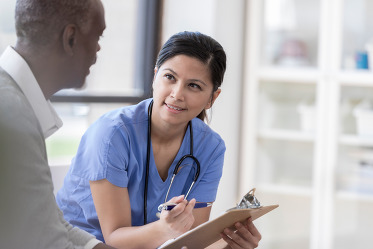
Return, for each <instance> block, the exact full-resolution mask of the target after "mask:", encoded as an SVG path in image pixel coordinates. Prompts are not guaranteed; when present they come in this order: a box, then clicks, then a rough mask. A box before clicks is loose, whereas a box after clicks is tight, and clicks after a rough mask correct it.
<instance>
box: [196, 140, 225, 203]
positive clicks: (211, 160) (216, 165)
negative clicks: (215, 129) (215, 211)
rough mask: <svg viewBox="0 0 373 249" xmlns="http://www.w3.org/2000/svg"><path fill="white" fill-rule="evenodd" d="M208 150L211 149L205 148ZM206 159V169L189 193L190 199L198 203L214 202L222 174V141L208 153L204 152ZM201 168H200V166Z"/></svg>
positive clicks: (223, 152) (223, 147) (223, 146)
mask: <svg viewBox="0 0 373 249" xmlns="http://www.w3.org/2000/svg"><path fill="white" fill-rule="evenodd" d="M206 147H207V148H208V149H210V148H211V147H209V146H206ZM204 154H206V158H207V161H206V163H207V165H208V167H207V168H206V170H205V171H204V172H203V175H202V176H201V179H199V180H198V182H197V183H196V187H195V188H194V190H193V191H192V192H191V198H195V199H196V200H197V201H198V202H214V201H215V199H216V194H217V190H218V186H219V182H220V179H221V176H222V173H223V165H224V155H225V143H224V141H223V140H222V139H220V140H219V142H218V143H217V146H216V147H215V148H213V150H212V151H210V152H209V153H207V152H204ZM201 167H202V166H201Z"/></svg>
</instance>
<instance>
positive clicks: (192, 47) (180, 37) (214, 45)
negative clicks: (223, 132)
mask: <svg viewBox="0 0 373 249" xmlns="http://www.w3.org/2000/svg"><path fill="white" fill-rule="evenodd" d="M180 54H182V55H187V56H191V57H194V58H196V59H198V60H200V61H201V62H203V63H204V64H206V65H208V67H209V69H210V73H211V79H212V83H213V85H214V87H213V92H215V91H216V90H217V89H218V88H219V87H220V86H221V84H222V82H223V78H224V73H225V68H226V60H227V59H226V55H225V52H224V49H223V47H222V46H221V45H220V44H219V43H218V42H217V41H216V40H214V39H213V38H211V37H210V36H207V35H204V34H202V33H199V32H189V31H184V32H180V33H177V34H175V35H173V36H171V37H170V38H169V39H168V41H167V42H166V43H165V44H164V45H163V46H162V48H161V50H160V52H159V54H158V58H157V62H156V64H155V65H156V67H158V68H160V67H161V66H162V64H163V63H164V62H165V61H167V60H168V59H171V58H172V57H174V56H176V55H180ZM198 118H200V119H201V120H204V119H205V118H206V112H205V110H203V111H202V112H201V113H200V114H199V115H198Z"/></svg>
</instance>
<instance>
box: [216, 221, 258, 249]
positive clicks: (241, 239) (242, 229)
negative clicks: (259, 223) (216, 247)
mask: <svg viewBox="0 0 373 249" xmlns="http://www.w3.org/2000/svg"><path fill="white" fill-rule="evenodd" d="M235 227H236V229H237V231H234V230H233V229H230V228H225V229H224V231H223V232H222V233H221V236H222V238H223V239H224V241H225V242H227V243H228V246H227V247H226V248H231V249H241V248H245V249H252V248H257V247H258V245H259V241H260V240H261V239H262V235H261V234H260V233H259V231H258V229H256V227H255V225H254V223H253V221H252V219H251V218H249V219H247V221H246V222H244V224H242V223H240V222H237V223H236V224H235Z"/></svg>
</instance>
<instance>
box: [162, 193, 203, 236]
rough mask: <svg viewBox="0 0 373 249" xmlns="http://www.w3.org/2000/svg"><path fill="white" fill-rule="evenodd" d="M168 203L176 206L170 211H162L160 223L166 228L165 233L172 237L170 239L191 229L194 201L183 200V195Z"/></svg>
mask: <svg viewBox="0 0 373 249" xmlns="http://www.w3.org/2000/svg"><path fill="white" fill-rule="evenodd" d="M168 202H171V203H176V204H177V205H176V206H175V207H174V208H173V209H172V210H170V211H166V210H162V213H161V216H160V222H161V223H162V226H163V227H164V228H166V231H167V233H168V234H170V235H172V238H176V237H178V236H180V235H181V234H183V233H185V232H187V231H189V229H190V228H191V227H192V225H193V223H194V216H193V208H194V205H195V203H196V200H195V199H192V200H190V201H189V202H188V201H187V200H185V199H184V195H181V196H177V197H173V198H172V199H171V200H169V201H168Z"/></svg>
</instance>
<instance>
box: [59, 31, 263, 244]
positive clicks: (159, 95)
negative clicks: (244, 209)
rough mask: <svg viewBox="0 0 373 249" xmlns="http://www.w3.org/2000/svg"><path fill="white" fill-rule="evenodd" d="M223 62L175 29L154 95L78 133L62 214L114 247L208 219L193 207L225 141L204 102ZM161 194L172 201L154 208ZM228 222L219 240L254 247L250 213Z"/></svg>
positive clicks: (196, 36)
mask: <svg viewBox="0 0 373 249" xmlns="http://www.w3.org/2000/svg"><path fill="white" fill-rule="evenodd" d="M225 68H226V55H225V52H224V50H223V48H222V46H221V45H220V44H219V43H218V42H216V41H215V40H214V39H212V38H211V37H209V36H206V35H204V34H201V33H198V32H181V33H178V34H175V35H173V36H172V37H171V38H170V39H169V40H168V41H167V42H166V43H165V44H164V45H163V47H162V49H161V51H160V52H159V55H158V58H157V62H156V66H155V69H154V79H153V98H152V99H147V100H144V101H142V102H140V103H138V104H137V105H133V106H128V107H123V108H120V109H117V110H114V111H111V112H109V113H107V114H105V115H103V116H102V117H101V118H99V119H98V120H97V121H96V122H95V123H94V124H92V125H91V127H90V128H89V129H88V130H87V131H86V133H85V134H84V136H83V137H82V140H81V143H80V145H79V149H78V152H77V154H76V156H75V158H74V159H73V161H72V165H71V167H70V169H69V172H68V174H67V176H66V178H65V181H64V186H63V187H62V189H61V190H60V191H59V192H58V194H57V203H58V205H59V206H60V208H61V209H62V211H63V212H64V217H65V219H66V220H67V221H69V222H70V223H71V224H73V225H74V226H77V227H80V228H82V229H84V230H86V231H88V232H90V233H92V234H94V235H95V236H96V237H97V238H98V239H100V240H102V241H104V242H106V243H107V244H109V245H111V246H114V247H117V248H157V247H159V246H160V245H161V244H163V243H164V242H166V241H167V240H169V239H172V238H175V237H177V236H179V235H181V234H183V233H185V232H186V231H188V230H189V229H191V228H193V227H195V226H198V225H199V224H201V223H203V222H206V221H207V220H208V219H209V215H210V210H211V206H207V207H202V208H194V206H195V205H196V203H197V205H199V204H200V203H213V202H214V201H215V197H216V192H217V188H218V184H219V180H220V178H221V175H222V167H223V161H224V153H225V145H224V141H223V140H222V139H221V137H220V136H219V135H218V134H217V133H215V132H214V131H213V130H212V129H210V128H209V126H208V125H207V124H206V123H205V122H204V120H205V118H206V112H205V111H206V110H207V109H210V108H211V107H212V105H213V103H214V101H215V100H216V98H217V97H218V96H219V94H220V92H221V89H220V88H219V87H220V85H221V83H222V81H223V76H224V73H225ZM185 155H188V156H186V157H185V158H184V160H182V158H183V157H184V156H185ZM190 155H192V156H190ZM175 167H178V168H177V169H176V170H175ZM174 171H175V173H177V174H176V176H175V177H174V179H173V181H172V178H173V172H174ZM165 202H172V203H175V204H177V205H176V206H175V207H174V208H173V209H172V210H162V212H161V213H159V210H158V206H159V205H160V204H163V203H165ZM196 207H197V206H196ZM157 213H158V214H157ZM236 230H237V231H236V232H234V231H233V230H232V229H228V228H227V229H225V230H224V232H222V234H221V236H222V238H223V240H225V245H226V248H255V247H257V245H258V242H259V241H260V239H261V235H260V233H259V232H258V230H257V229H256V228H255V226H254V225H253V223H252V222H251V221H250V220H248V221H246V222H244V223H242V224H241V223H237V224H236Z"/></svg>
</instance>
